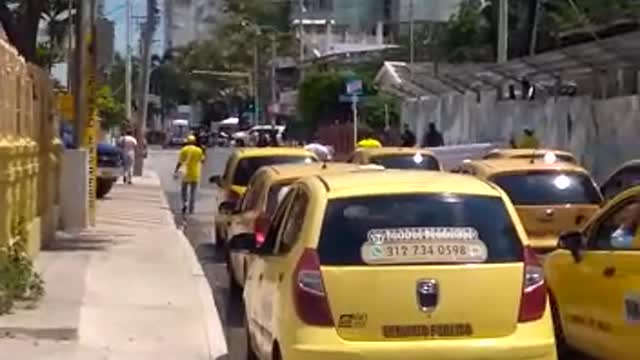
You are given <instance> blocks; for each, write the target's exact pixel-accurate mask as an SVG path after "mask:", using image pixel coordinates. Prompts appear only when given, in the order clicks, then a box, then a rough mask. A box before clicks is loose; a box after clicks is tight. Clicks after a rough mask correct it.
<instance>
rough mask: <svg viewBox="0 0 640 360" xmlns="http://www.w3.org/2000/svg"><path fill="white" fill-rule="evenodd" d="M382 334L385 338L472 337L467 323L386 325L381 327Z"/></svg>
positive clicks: (471, 329) (471, 330)
mask: <svg viewBox="0 0 640 360" xmlns="http://www.w3.org/2000/svg"><path fill="white" fill-rule="evenodd" d="M382 334H383V335H384V337H386V338H412V337H413V338H415V337H420V338H437V337H467V336H472V335H473V327H472V326H471V324H469V323H452V324H430V325H387V326H383V327H382Z"/></svg>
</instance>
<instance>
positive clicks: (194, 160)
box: [173, 135, 205, 214]
mask: <svg viewBox="0 0 640 360" xmlns="http://www.w3.org/2000/svg"><path fill="white" fill-rule="evenodd" d="M204 160H205V156H204V152H203V151H202V149H201V148H200V147H199V146H197V140H196V137H195V136H193V135H189V137H187V145H185V146H184V147H183V148H182V149H180V155H178V163H177V164H176V168H175V170H174V171H173V174H174V177H176V178H177V177H178V172H179V171H180V169H181V168H184V175H183V176H182V187H181V193H182V213H183V214H186V213H187V211H189V213H190V214H193V212H194V211H195V204H196V191H197V189H198V184H199V183H200V176H201V173H202V163H203V162H204Z"/></svg>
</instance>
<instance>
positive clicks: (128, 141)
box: [118, 130, 138, 184]
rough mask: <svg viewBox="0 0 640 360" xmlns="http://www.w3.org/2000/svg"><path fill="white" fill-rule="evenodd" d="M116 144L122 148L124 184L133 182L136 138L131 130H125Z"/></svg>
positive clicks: (136, 146)
mask: <svg viewBox="0 0 640 360" xmlns="http://www.w3.org/2000/svg"><path fill="white" fill-rule="evenodd" d="M118 145H119V146H120V148H121V149H122V158H123V164H122V165H123V168H124V176H123V181H124V183H125V184H132V183H133V163H134V161H135V158H136V149H137V148H138V140H136V138H135V137H133V133H132V132H131V130H127V131H126V132H125V134H124V136H122V137H120V139H119V140H118Z"/></svg>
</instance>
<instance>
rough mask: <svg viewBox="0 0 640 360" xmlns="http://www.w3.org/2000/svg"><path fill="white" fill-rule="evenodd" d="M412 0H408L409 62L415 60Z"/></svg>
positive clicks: (411, 62)
mask: <svg viewBox="0 0 640 360" xmlns="http://www.w3.org/2000/svg"><path fill="white" fill-rule="evenodd" d="M413 8H414V0H410V1H409V63H410V64H411V65H413V62H414V61H415V51H416V50H415V43H414V42H415V17H414V15H413V10H414V9H413Z"/></svg>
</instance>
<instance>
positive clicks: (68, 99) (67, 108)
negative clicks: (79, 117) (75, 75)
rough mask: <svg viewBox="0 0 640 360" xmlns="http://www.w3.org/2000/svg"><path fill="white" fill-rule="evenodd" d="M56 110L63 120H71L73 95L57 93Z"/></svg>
mask: <svg viewBox="0 0 640 360" xmlns="http://www.w3.org/2000/svg"><path fill="white" fill-rule="evenodd" d="M56 110H58V113H59V114H60V115H61V116H62V117H63V118H64V119H65V120H69V121H71V120H73V110H74V109H73V95H71V94H67V93H59V94H57V95H56Z"/></svg>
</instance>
